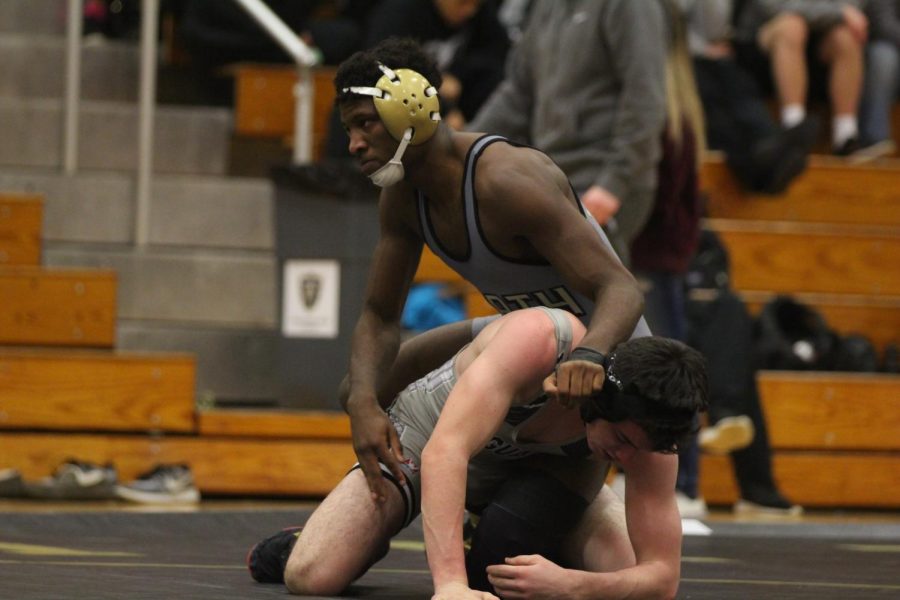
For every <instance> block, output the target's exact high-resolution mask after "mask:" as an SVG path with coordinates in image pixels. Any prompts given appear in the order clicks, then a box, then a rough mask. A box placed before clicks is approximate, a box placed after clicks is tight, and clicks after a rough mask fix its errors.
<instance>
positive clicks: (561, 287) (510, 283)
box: [335, 39, 649, 501]
mask: <svg viewBox="0 0 900 600" xmlns="http://www.w3.org/2000/svg"><path fill="white" fill-rule="evenodd" d="M335 87H336V89H337V93H338V97H337V104H338V108H339V110H340V113H341V120H342V122H343V123H344V126H345V128H346V130H347V133H348V134H349V137H350V146H349V150H350V153H351V154H352V155H353V156H355V157H356V158H357V160H358V161H359V164H360V167H361V169H362V172H363V173H364V174H365V175H367V176H369V177H370V179H371V180H372V181H373V182H374V183H375V184H376V185H378V186H380V187H381V188H382V191H381V196H380V199H379V215H380V217H379V218H380V227H381V236H380V239H379V241H378V244H377V246H376V248H375V251H374V255H373V259H372V266H371V269H370V273H369V281H368V287H367V290H366V298H365V302H364V305H363V310H362V314H361V315H360V318H359V321H358V323H357V325H356V329H355V331H354V335H353V342H352V349H351V356H350V373H349V382H350V387H349V395H348V397H347V399H346V402H345V408H346V410H347V412H348V414H349V415H350V422H351V428H352V433H353V445H354V450H355V451H356V454H357V457H358V459H359V462H360V466H361V468H362V470H363V473H365V476H366V479H367V481H368V484H369V487H370V489H371V491H372V494H373V497H375V498H376V499H378V500H380V501H383V500H384V499H385V497H386V492H387V486H388V485H389V484H388V483H386V480H385V479H384V478H383V476H382V470H381V468H380V467H379V462H380V463H381V464H383V465H384V466H385V467H386V469H387V472H389V473H390V474H391V475H392V476H393V478H394V479H396V480H397V481H398V482H402V481H403V473H402V471H401V469H400V461H401V460H402V459H403V449H402V445H401V443H400V440H399V438H398V435H397V432H396V431H395V429H394V427H393V426H392V424H391V422H390V421H389V420H388V418H387V415H386V414H385V412H384V411H383V409H382V408H381V407H380V406H379V404H378V400H377V395H378V394H377V391H378V389H379V386H380V385H381V384H382V383H383V381H382V377H383V375H384V374H386V373H387V372H388V371H389V369H390V367H391V365H392V364H393V362H394V360H395V357H396V356H397V351H398V347H399V341H400V316H401V312H402V309H403V305H404V303H405V300H406V296H407V292H408V290H409V287H410V284H411V282H412V280H413V276H414V275H415V272H416V269H417V266H418V262H419V257H420V255H421V252H422V249H423V246H424V245H425V244H427V245H428V247H429V248H430V249H431V250H432V251H433V252H434V253H435V254H436V255H437V256H439V257H440V258H441V259H442V260H444V262H446V263H447V264H448V265H449V266H450V267H451V268H453V269H454V270H455V271H456V272H458V273H459V274H460V275H461V276H462V277H463V278H464V279H466V280H468V281H469V282H471V283H472V284H473V285H475V286H476V287H477V288H478V289H479V291H481V293H482V294H483V295H484V297H485V298H486V299H487V300H488V302H490V303H491V304H492V305H493V306H494V307H495V308H496V309H497V310H498V312H500V313H507V312H510V311H513V310H516V309H521V308H526V307H529V306H537V305H545V306H550V307H556V308H563V309H565V310H567V311H569V312H571V313H572V314H574V315H575V316H577V317H578V318H579V319H581V320H582V322H583V323H584V324H585V325H587V333H586V335H585V337H584V340H583V342H582V343H581V345H580V347H579V348H577V349H576V350H575V351H574V352H573V354H572V356H571V357H570V360H568V361H566V362H563V363H561V364H560V365H559V367H558V368H557V369H556V371H555V373H553V374H551V375H550V376H549V377H548V381H547V383H546V385H547V386H548V390H549V391H550V392H551V393H553V394H554V395H555V397H557V399H558V400H559V401H560V402H561V403H563V405H565V406H573V405H575V404H577V403H578V402H579V401H580V400H581V399H583V398H584V397H586V396H587V395H589V394H590V393H592V392H595V391H598V390H599V389H600V388H601V387H602V386H603V381H604V369H603V366H602V359H603V356H604V355H605V354H607V353H608V352H609V351H610V350H611V349H612V348H613V347H614V346H615V345H616V344H618V343H620V342H622V341H624V340H627V339H629V338H630V337H637V336H645V335H649V330H648V329H647V327H646V324H645V323H644V322H643V320H642V319H641V310H642V307H643V299H642V294H641V291H640V290H639V289H638V287H637V284H636V282H635V280H634V278H633V277H632V276H631V274H630V273H629V272H628V270H627V269H626V268H625V267H624V266H623V265H622V264H621V262H620V261H619V260H618V258H617V257H616V256H615V254H614V253H613V251H612V249H611V247H610V245H609V242H608V240H607V239H606V237H605V236H604V234H603V232H602V230H601V229H600V227H599V226H598V225H597V223H596V221H594V219H593V218H592V217H590V216H589V215H588V214H587V212H586V211H585V210H584V208H583V207H582V205H581V203H580V202H579V200H578V198H577V196H576V194H575V193H574V191H573V189H572V186H571V184H570V183H569V181H568V180H567V179H566V177H565V175H564V174H563V173H562V171H561V170H560V169H559V168H558V167H557V166H556V165H555V164H554V163H553V162H552V161H551V160H550V159H549V158H548V157H547V156H546V155H544V154H543V153H541V152H539V151H538V150H536V149H533V148H530V147H525V146H519V145H513V144H511V143H509V142H508V141H506V140H505V139H503V138H501V137H499V136H489V135H484V134H479V133H462V132H455V131H452V130H451V129H449V128H448V127H447V126H445V125H443V124H442V123H441V122H440V110H439V100H438V98H437V93H436V91H435V90H436V88H438V87H440V73H439V72H438V71H437V70H436V69H435V68H434V64H433V61H432V60H431V59H430V58H429V57H428V56H427V55H426V54H424V53H423V52H422V50H421V49H420V48H419V47H418V46H417V45H416V44H415V43H414V42H411V41H408V40H398V39H390V40H387V41H385V42H383V43H382V44H380V45H379V46H376V47H375V48H373V49H371V50H368V51H365V52H360V53H357V54H355V55H354V56H352V57H351V58H349V59H348V60H347V61H345V62H344V63H343V64H342V65H341V67H340V68H339V70H338V73H337V76H336V78H335ZM468 334H469V332H466V335H468ZM463 341H464V340H461V341H459V345H461V344H462V342H463ZM457 347H458V346H457ZM434 366H436V365H434V364H433V365H428V369H430V368H432V367H434ZM426 370H427V369H426Z"/></svg>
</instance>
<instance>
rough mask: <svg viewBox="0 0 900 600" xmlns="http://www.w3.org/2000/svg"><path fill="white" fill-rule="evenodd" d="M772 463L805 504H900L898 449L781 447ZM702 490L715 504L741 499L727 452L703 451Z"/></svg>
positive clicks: (783, 485) (789, 491)
mask: <svg viewBox="0 0 900 600" xmlns="http://www.w3.org/2000/svg"><path fill="white" fill-rule="evenodd" d="M772 465H773V471H774V475H775V481H776V482H777V483H778V487H779V489H780V490H781V492H782V493H783V494H784V495H785V496H786V497H787V498H789V499H790V500H791V502H794V503H796V504H799V505H801V506H805V507H809V508H850V507H856V508H886V509H892V510H896V509H898V508H900V455H898V453H896V452H891V453H887V452H884V453H879V452H865V453H864V452H815V451H794V452H778V453H776V454H775V455H774V456H773V458H772ZM700 491H701V494H702V495H703V497H704V499H705V500H706V501H707V502H708V503H709V504H713V505H718V504H733V503H734V502H735V501H736V500H737V499H738V491H737V485H736V483H735V481H734V469H733V468H732V466H731V461H730V460H729V459H728V458H727V457H723V456H709V455H704V456H703V457H702V459H701V462H700Z"/></svg>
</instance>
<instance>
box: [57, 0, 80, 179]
mask: <svg viewBox="0 0 900 600" xmlns="http://www.w3.org/2000/svg"><path fill="white" fill-rule="evenodd" d="M68 8H69V13H68V20H67V23H66V95H65V106H64V108H63V113H64V114H63V143H62V156H63V160H62V163H63V173H65V174H66V175H74V174H75V171H76V170H77V169H78V122H79V118H78V117H79V114H78V113H79V106H78V104H79V102H78V101H79V98H80V96H81V33H82V22H81V20H82V19H83V18H84V0H69V6H68Z"/></svg>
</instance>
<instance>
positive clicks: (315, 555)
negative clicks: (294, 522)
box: [284, 469, 405, 596]
mask: <svg viewBox="0 0 900 600" xmlns="http://www.w3.org/2000/svg"><path fill="white" fill-rule="evenodd" d="M388 488H389V489H390V490H391V491H390V492H389V493H388V494H387V497H386V499H385V501H384V502H380V503H379V502H376V501H375V500H373V499H372V495H371V494H370V493H369V488H368V486H367V484H366V479H365V477H364V476H363V473H362V471H361V470H359V469H356V470H353V471H351V472H350V473H348V474H347V476H346V477H344V479H343V480H341V482H340V483H339V484H338V485H337V487H335V488H334V490H332V492H331V493H330V494H328V496H327V497H326V498H325V500H323V501H322V503H321V504H320V505H319V506H318V507H317V508H316V510H315V511H314V512H313V514H312V515H311V516H310V517H309V520H308V521H307V522H306V524H305V525H304V526H303V531H302V532H301V533H300V537H299V539H298V540H297V543H296V544H295V545H294V549H293V551H292V552H291V555H290V558H289V559H288V562H287V567H286V568H285V572H284V581H285V585H286V586H287V588H288V590H290V591H291V592H292V593H294V594H305V595H312V596H333V595H337V594H339V593H340V592H341V591H343V590H344V589H345V588H346V587H347V586H348V585H350V584H351V583H352V582H353V581H354V580H356V579H357V578H359V577H360V576H361V575H363V574H364V573H365V572H366V570H368V569H369V567H371V566H372V565H373V564H374V563H375V562H377V561H378V560H380V559H381V558H383V557H384V555H385V554H387V551H388V548H389V543H390V539H391V537H392V536H393V535H394V534H396V533H397V532H398V531H399V530H400V527H401V525H402V522H403V517H404V514H405V506H404V503H403V499H402V497H401V495H400V491H399V490H398V489H397V488H396V487H395V486H393V485H389V486H388Z"/></svg>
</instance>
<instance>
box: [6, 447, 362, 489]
mask: <svg viewBox="0 0 900 600" xmlns="http://www.w3.org/2000/svg"><path fill="white" fill-rule="evenodd" d="M0 456H3V457H4V467H14V468H17V469H18V470H19V471H21V472H22V475H23V477H24V478H25V479H26V480H27V479H35V478H38V477H43V476H45V475H48V474H50V473H52V472H53V469H54V468H56V466H57V465H59V464H60V463H61V462H63V461H65V460H67V459H69V458H71V457H73V456H75V457H77V458H78V459H79V460H85V461H90V462H94V463H100V464H102V463H106V462H112V463H113V464H114V465H115V466H116V468H117V470H118V473H119V479H120V481H130V480H132V479H134V478H135V477H137V476H138V475H139V474H140V473H142V472H143V471H146V470H148V469H149V468H151V467H152V466H154V465H156V464H158V463H167V464H170V463H185V464H188V465H190V467H191V471H192V472H193V475H194V480H195V482H196V485H197V487H198V488H199V489H200V491H201V493H204V494H206V493H210V494H242V495H246V494H250V495H290V496H309V497H323V496H325V494H327V493H328V492H330V491H331V489H332V488H333V487H334V486H335V485H337V483H338V482H339V481H340V480H341V478H343V476H344V475H345V474H346V473H347V471H348V469H349V468H350V467H351V466H353V463H354V462H356V458H355V455H354V454H353V447H352V445H351V444H350V442H349V441H338V440H306V439H300V438H266V439H260V438H235V437H220V436H202V437H198V436H185V435H164V436H147V435H144V436H138V435H122V434H93V435H86V434H74V433H73V434H65V433H4V434H3V435H2V436H0Z"/></svg>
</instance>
